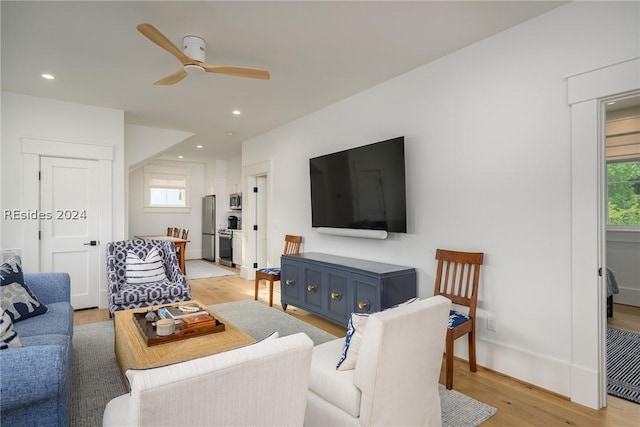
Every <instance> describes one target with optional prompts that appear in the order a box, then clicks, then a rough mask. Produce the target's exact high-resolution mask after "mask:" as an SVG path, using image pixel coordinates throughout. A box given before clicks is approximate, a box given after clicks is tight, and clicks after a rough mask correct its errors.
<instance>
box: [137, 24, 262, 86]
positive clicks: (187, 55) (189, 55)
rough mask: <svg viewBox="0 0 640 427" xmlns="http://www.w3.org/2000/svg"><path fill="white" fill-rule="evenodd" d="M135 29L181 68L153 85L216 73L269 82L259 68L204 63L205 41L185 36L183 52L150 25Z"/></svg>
mask: <svg viewBox="0 0 640 427" xmlns="http://www.w3.org/2000/svg"><path fill="white" fill-rule="evenodd" d="M136 28H138V31H140V33H142V35H143V36H145V37H146V38H148V39H149V40H151V41H152V42H154V43H155V44H157V45H158V46H160V47H161V48H163V49H164V50H166V51H167V52H169V53H170V54H172V55H173V56H175V57H176V58H178V61H180V63H181V64H182V68H181V69H179V70H178V71H176V72H175V73H173V74H170V75H168V76H167V77H164V78H162V79H160V80H158V81H157V82H155V83H154V84H155V85H172V84H175V83H178V82H179V81H180V80H182V79H184V78H185V77H187V74H202V73H205V72H207V73H218V74H228V75H231V76H236V77H250V78H252V79H264V80H269V78H271V75H270V74H269V71H267V70H262V69H260V68H250V67H233V66H227V65H213V64H207V63H205V62H204V61H205V58H204V54H205V41H204V40H203V39H201V38H200V37H197V36H186V37H184V38H183V39H182V45H183V50H180V49H178V47H177V46H176V45H175V44H173V43H171V41H170V40H169V39H168V38H167V37H166V36H165V35H164V34H162V33H161V32H160V31H159V30H158V29H157V28H156V27H154V26H153V25H151V24H140V25H138V26H137V27H136Z"/></svg>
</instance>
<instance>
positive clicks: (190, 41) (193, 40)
mask: <svg viewBox="0 0 640 427" xmlns="http://www.w3.org/2000/svg"><path fill="white" fill-rule="evenodd" d="M205 46H206V44H205V41H204V39H201V38H200V37H197V36H185V37H183V38H182V52H183V53H184V54H185V55H187V56H188V57H189V58H193V59H195V60H196V61H200V62H205V60H204V48H205Z"/></svg>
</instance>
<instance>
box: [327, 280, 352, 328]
mask: <svg viewBox="0 0 640 427" xmlns="http://www.w3.org/2000/svg"><path fill="white" fill-rule="evenodd" d="M327 284H328V292H327V295H325V298H327V301H328V302H327V307H328V312H327V315H328V316H329V317H331V318H332V319H333V320H335V321H337V322H339V323H341V324H345V325H346V322H347V321H348V319H349V316H351V310H350V309H349V297H348V293H347V289H348V288H347V286H348V278H347V275H346V274H344V273H341V272H336V271H332V270H329V272H328V273H327Z"/></svg>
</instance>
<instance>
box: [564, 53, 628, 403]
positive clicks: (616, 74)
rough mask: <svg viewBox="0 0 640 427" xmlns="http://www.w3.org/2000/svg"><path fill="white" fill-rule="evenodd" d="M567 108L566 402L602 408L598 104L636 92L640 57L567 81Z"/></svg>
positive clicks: (601, 151) (602, 204)
mask: <svg viewBox="0 0 640 427" xmlns="http://www.w3.org/2000/svg"><path fill="white" fill-rule="evenodd" d="M567 84H568V92H567V101H568V104H569V105H570V106H571V227H572V229H571V236H572V237H571V283H572V292H571V295H572V297H571V298H572V304H571V316H572V355H573V356H572V360H571V394H570V397H571V400H572V401H574V402H576V403H580V404H582V405H585V406H588V407H590V408H594V409H600V408H602V407H604V406H606V399H607V392H606V354H605V350H604V349H605V340H606V308H605V307H606V306H605V299H606V298H605V297H606V295H605V286H604V279H603V277H602V276H599V275H598V270H599V269H600V268H602V269H604V268H605V267H606V253H605V250H604V249H605V242H606V234H605V233H606V211H605V209H606V203H605V194H606V191H605V185H606V174H605V172H606V171H605V144H604V141H605V139H604V138H605V126H604V125H605V121H604V119H605V116H604V114H605V111H604V104H603V100H605V99H607V98H611V97H615V96H622V95H623V94H625V93H629V92H633V91H637V90H640V58H632V59H629V60H626V61H621V62H618V63H616V64H612V65H610V66H606V67H601V68H598V69H595V70H591V71H588V72H584V73H580V74H576V75H573V76H570V77H568V78H567Z"/></svg>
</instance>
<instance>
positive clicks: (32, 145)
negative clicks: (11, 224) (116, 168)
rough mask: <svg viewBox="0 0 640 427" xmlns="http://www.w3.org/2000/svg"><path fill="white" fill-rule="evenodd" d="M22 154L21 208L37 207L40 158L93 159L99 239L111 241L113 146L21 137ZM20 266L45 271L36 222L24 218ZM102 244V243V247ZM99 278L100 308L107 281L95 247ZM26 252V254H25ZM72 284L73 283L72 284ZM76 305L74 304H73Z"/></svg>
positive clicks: (103, 262)
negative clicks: (95, 165) (95, 177)
mask: <svg viewBox="0 0 640 427" xmlns="http://www.w3.org/2000/svg"><path fill="white" fill-rule="evenodd" d="M20 139H21V142H22V155H23V177H22V178H23V202H22V207H23V208H24V209H34V208H39V207H40V180H39V179H38V176H39V171H40V158H41V157H64V158H69V159H88V160H95V161H96V163H97V167H98V173H97V174H96V175H97V176H98V188H99V194H100V197H99V200H98V204H99V213H98V223H99V230H98V233H99V235H98V236H97V239H96V240H98V241H100V242H102V243H104V242H109V241H111V240H113V179H112V177H113V160H114V147H113V146H109V145H102V144H93V143H87V142H78V141H61V140H56V139H52V138H37V137H22V138H20ZM23 230H24V237H23V247H22V249H23V254H25V256H24V257H23V267H24V269H25V271H29V272H35V271H45V270H43V269H42V266H41V262H40V260H41V256H40V252H41V248H40V240H39V238H38V235H39V234H40V222H39V221H25V222H24V224H23ZM102 247H103V246H102ZM97 251H98V265H97V270H98V272H97V277H98V281H97V282H95V283H94V284H93V286H95V287H96V288H97V289H98V292H99V305H98V306H99V307H100V308H106V307H107V306H108V293H107V285H106V283H107V281H106V262H107V261H106V258H107V257H106V253H105V251H104V250H103V249H101V248H98V249H97ZM27 255H28V256H27ZM72 286H73V284H72ZM76 308H77V307H76Z"/></svg>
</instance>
